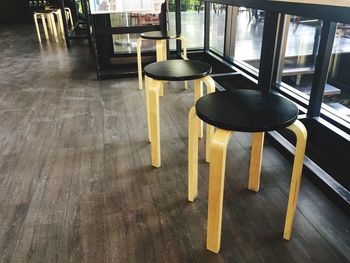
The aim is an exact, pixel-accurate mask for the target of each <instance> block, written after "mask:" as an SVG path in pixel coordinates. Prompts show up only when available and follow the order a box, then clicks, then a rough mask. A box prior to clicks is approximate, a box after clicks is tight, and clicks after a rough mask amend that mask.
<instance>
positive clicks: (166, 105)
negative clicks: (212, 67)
mask: <svg viewBox="0 0 350 263" xmlns="http://www.w3.org/2000/svg"><path fill="white" fill-rule="evenodd" d="M180 84H181V83H179V84H175V83H171V84H170V87H169V88H167V89H166V91H165V94H166V95H165V97H164V98H162V99H161V141H162V158H163V159H162V167H161V168H160V169H154V168H152V167H151V166H150V155H149V144H148V143H147V128H146V115H145V103H144V92H143V91H139V90H137V82H136V79H124V80H109V81H101V82H98V81H97V80H96V77H95V73H94V64H93V63H92V60H91V55H90V53H89V51H88V48H87V47H86V44H84V43H80V46H77V44H74V45H73V48H72V49H71V50H69V51H67V50H66V49H65V48H64V46H63V45H62V44H61V45H57V44H55V43H44V44H43V45H42V47H41V46H40V45H39V44H38V43H37V42H36V38H35V34H34V27H33V26H32V25H11V26H3V25H2V26H0V123H1V125H0V262H346V261H348V262H349V261H350V232H349V231H350V219H349V218H348V217H347V216H346V215H345V214H343V213H342V212H341V211H340V210H339V209H338V208H337V207H336V206H335V205H333V203H332V202H330V201H329V200H328V199H327V198H326V197H325V196H324V195H323V194H322V193H321V192H320V191H319V190H318V189H317V188H315V187H314V186H313V185H312V184H311V183H310V182H309V181H308V179H307V178H306V177H304V178H303V181H302V187H301V194H300V199H299V203H298V211H297V214H296V220H295V225H294V235H293V238H292V240H291V241H289V242H287V241H284V240H283V239H282V231H283V225H284V216H285V211H286V206H287V194H288V187H289V179H290V174H291V165H290V163H288V162H287V161H286V160H285V159H284V158H283V157H282V156H281V155H280V154H279V153H278V152H277V151H276V150H274V149H273V148H272V147H271V146H269V145H268V144H267V145H266V146H265V154H264V161H263V169H262V183H261V190H260V192H259V193H257V194H254V193H251V192H249V191H248V190H247V188H246V186H247V173H248V163H249V151H250V137H249V134H237V135H236V136H235V137H234V138H233V139H232V140H231V142H230V147H229V149H228V161H227V168H226V170H227V173H226V185H225V195H224V214H223V229H222V248H221V252H220V254H219V255H214V254H212V253H210V252H208V251H206V249H205V237H206V220H207V189H208V165H207V164H206V163H205V162H204V147H203V146H204V145H203V142H202V144H201V150H200V166H199V169H200V180H199V189H200V192H199V198H198V199H197V200H196V201H195V202H194V203H189V202H188V201H187V199H186V195H187V194H186V193H187V112H188V109H189V107H190V106H191V104H192V98H193V94H192V91H184V90H183V89H182V87H181V86H180Z"/></svg>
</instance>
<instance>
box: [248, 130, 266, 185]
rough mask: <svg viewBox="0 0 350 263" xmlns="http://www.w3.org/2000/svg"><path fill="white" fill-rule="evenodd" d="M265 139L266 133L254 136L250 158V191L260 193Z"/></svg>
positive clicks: (256, 133) (258, 133) (257, 133)
mask: <svg viewBox="0 0 350 263" xmlns="http://www.w3.org/2000/svg"><path fill="white" fill-rule="evenodd" d="M264 137H265V133H264V132H255V133H253V134H252V152H251V156H250V168H249V181H248V189H249V190H251V191H254V192H258V191H259V186H260V174H261V163H262V155H263V148H264Z"/></svg>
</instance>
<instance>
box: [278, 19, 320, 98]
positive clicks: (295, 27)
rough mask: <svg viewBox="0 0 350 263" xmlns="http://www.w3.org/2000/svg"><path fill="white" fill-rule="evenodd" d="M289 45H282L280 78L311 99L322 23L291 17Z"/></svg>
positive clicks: (288, 36)
mask: <svg viewBox="0 0 350 263" xmlns="http://www.w3.org/2000/svg"><path fill="white" fill-rule="evenodd" d="M287 23H288V24H289V26H287V28H289V29H288V35H287V43H286V47H285V49H284V48H283V46H284V45H282V56H283V53H284V54H285V55H284V63H282V66H283V68H282V70H281V76H280V78H281V79H282V81H283V82H284V83H287V84H288V85H290V86H292V87H294V88H296V89H297V90H299V91H300V92H302V93H303V94H304V95H305V97H309V95H310V92H311V86H312V80H313V75H314V71H315V62H316V57H317V53H318V47H319V41H320V35H321V29H322V21H321V20H317V19H312V18H305V17H296V16H291V17H290V22H289V21H288V22H287Z"/></svg>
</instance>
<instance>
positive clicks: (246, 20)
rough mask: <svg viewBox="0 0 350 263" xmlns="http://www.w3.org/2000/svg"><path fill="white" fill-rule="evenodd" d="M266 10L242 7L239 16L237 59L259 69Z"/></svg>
mask: <svg viewBox="0 0 350 263" xmlns="http://www.w3.org/2000/svg"><path fill="white" fill-rule="evenodd" d="M263 29H264V11H262V10H257V9H251V8H244V7H240V8H239V10H238V16H237V32H236V47H235V57H234V58H235V60H240V61H244V62H246V63H248V64H249V65H251V66H253V67H255V68H256V69H259V64H260V54H261V43H262V35H263Z"/></svg>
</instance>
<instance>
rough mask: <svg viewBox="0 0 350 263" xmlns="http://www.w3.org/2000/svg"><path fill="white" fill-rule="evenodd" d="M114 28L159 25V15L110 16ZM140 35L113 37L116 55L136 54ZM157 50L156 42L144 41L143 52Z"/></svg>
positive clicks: (130, 14) (127, 14)
mask: <svg viewBox="0 0 350 263" xmlns="http://www.w3.org/2000/svg"><path fill="white" fill-rule="evenodd" d="M110 19H111V26H112V27H124V26H130V27H131V26H146V25H159V15H158V14H132V13H116V14H110ZM139 37H140V34H115V35H113V46H114V52H115V53H131V52H136V44H137V39H138V38H139ZM152 49H155V42H154V41H144V43H142V50H152Z"/></svg>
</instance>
